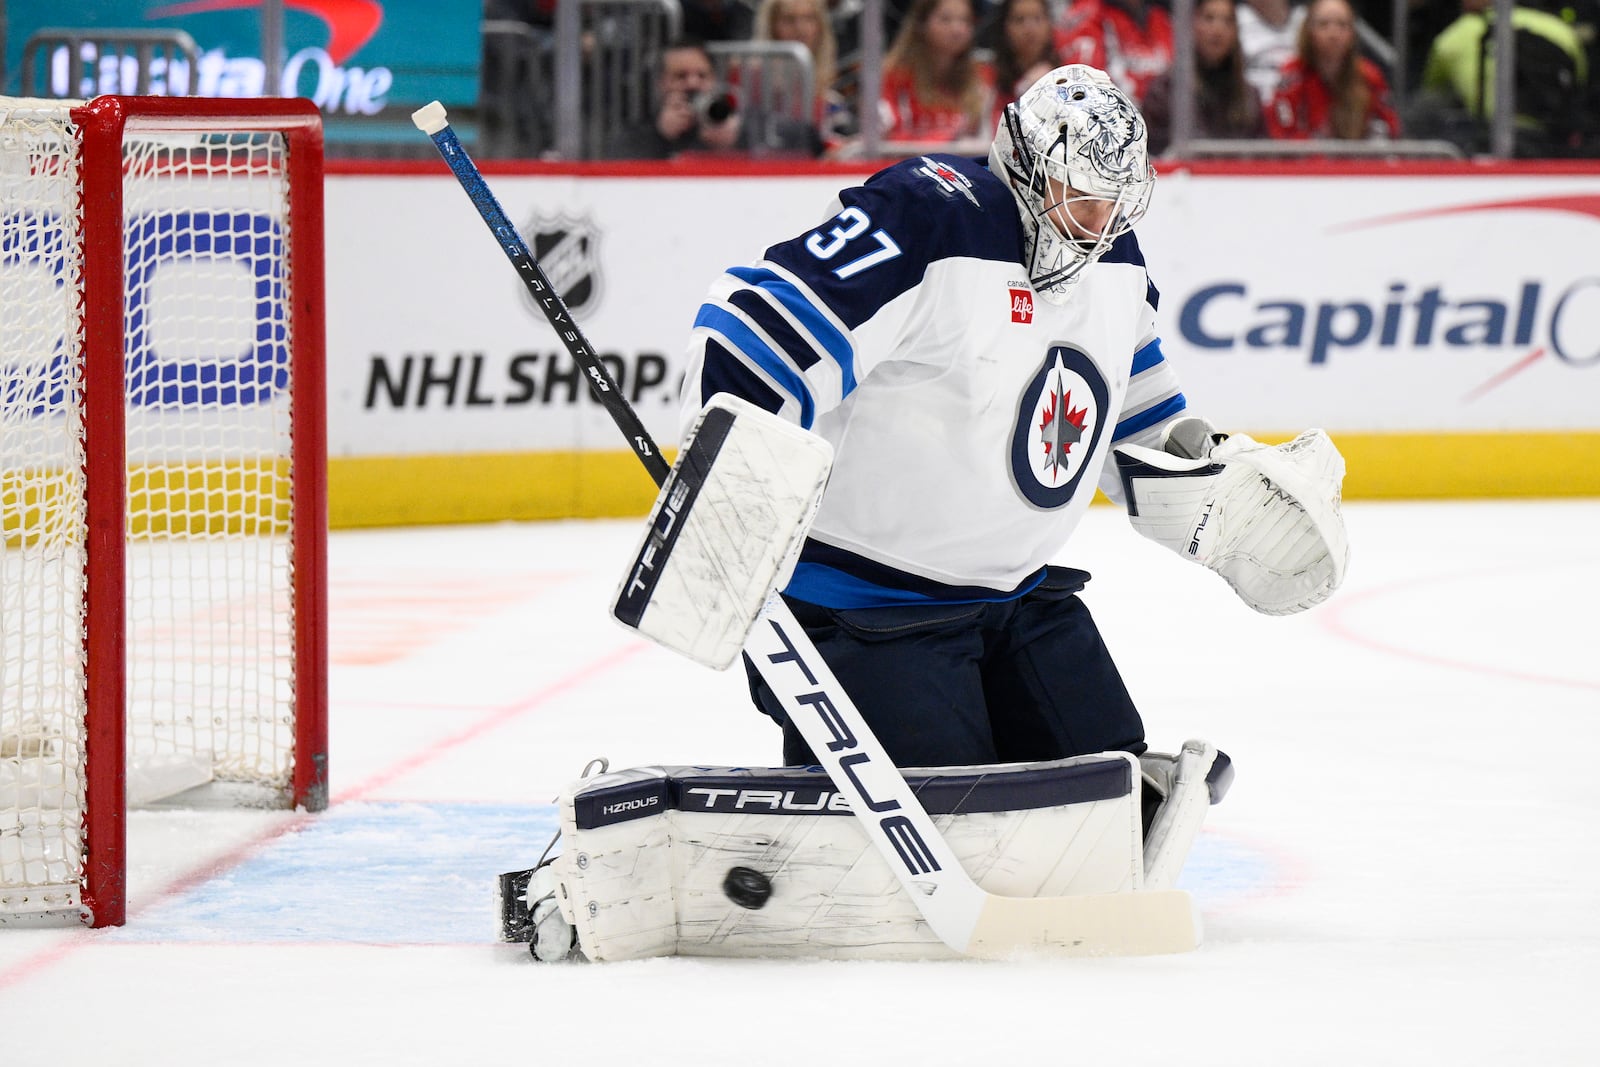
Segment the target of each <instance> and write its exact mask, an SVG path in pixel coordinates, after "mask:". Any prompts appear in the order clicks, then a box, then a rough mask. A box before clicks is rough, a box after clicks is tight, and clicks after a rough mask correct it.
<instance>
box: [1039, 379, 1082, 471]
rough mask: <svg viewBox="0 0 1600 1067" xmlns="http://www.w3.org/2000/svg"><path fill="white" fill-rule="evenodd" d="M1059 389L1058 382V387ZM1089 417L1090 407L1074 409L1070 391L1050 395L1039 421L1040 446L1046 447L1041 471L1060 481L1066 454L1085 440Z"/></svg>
mask: <svg viewBox="0 0 1600 1067" xmlns="http://www.w3.org/2000/svg"><path fill="white" fill-rule="evenodd" d="M1059 387H1060V386H1059V382H1058V383H1057V385H1056V386H1055V388H1056V389H1059ZM1088 415H1089V409H1088V408H1087V407H1081V408H1076V409H1074V408H1073V406H1072V393H1071V392H1066V393H1062V392H1056V391H1052V392H1050V394H1049V396H1048V399H1047V400H1046V401H1045V407H1044V415H1043V417H1042V418H1041V419H1040V421H1039V443H1040V444H1042V445H1043V446H1044V455H1043V456H1042V457H1041V459H1042V463H1041V470H1042V471H1043V472H1044V473H1046V474H1048V475H1049V476H1050V477H1051V478H1053V479H1058V478H1060V476H1061V472H1062V471H1063V470H1064V469H1066V467H1067V454H1068V453H1069V452H1071V451H1072V446H1073V445H1075V444H1078V443H1079V442H1080V441H1082V440H1083V427H1084V423H1086V422H1087V421H1088Z"/></svg>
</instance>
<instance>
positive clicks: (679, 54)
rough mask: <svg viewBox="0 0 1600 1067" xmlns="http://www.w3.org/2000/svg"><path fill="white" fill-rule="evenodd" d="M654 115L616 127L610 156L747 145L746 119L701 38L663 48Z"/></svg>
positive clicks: (667, 155) (684, 39) (643, 155)
mask: <svg viewBox="0 0 1600 1067" xmlns="http://www.w3.org/2000/svg"><path fill="white" fill-rule="evenodd" d="M655 104H656V114H655V118H654V119H652V120H650V121H649V122H646V123H642V124H638V125H635V126H632V127H628V128H625V129H622V130H619V131H617V132H616V133H615V134H614V135H613V136H612V137H611V139H610V140H609V142H608V143H607V146H606V155H607V156H608V157H610V158H612V159H671V158H673V157H675V156H677V155H679V154H681V153H683V152H694V151H700V152H728V151H735V150H743V149H744V148H745V138H744V130H743V123H742V122H741V116H740V115H739V112H738V109H737V106H731V105H732V98H731V96H730V95H729V94H728V93H727V92H726V89H725V87H722V86H719V85H718V83H717V77H716V68H715V67H713V66H712V63H711V56H710V54H709V53H708V52H707V51H706V46H705V44H704V43H702V42H701V41H700V40H699V39H698V38H694V37H679V38H678V39H676V40H674V41H673V42H672V43H670V44H669V45H667V47H666V48H665V49H664V50H663V51H662V53H661V60H660V69H659V70H658V71H657V73H656V84H655Z"/></svg>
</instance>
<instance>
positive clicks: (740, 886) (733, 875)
mask: <svg viewBox="0 0 1600 1067" xmlns="http://www.w3.org/2000/svg"><path fill="white" fill-rule="evenodd" d="M722 891H723V892H724V893H726V894H727V895H728V899H729V900H731V901H733V902H734V903H735V904H737V905H739V907H741V908H749V909H750V910H751V911H755V910H756V909H757V908H759V907H761V906H762V905H764V904H766V902H767V899H768V898H769V897H771V896H772V880H771V879H769V878H768V877H767V876H766V875H764V874H762V873H761V872H760V871H758V870H755V869H753V868H750V867H729V868H728V876H727V877H726V878H724V879H723V880H722Z"/></svg>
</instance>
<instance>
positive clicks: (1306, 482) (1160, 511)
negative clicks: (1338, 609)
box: [1115, 419, 1350, 615]
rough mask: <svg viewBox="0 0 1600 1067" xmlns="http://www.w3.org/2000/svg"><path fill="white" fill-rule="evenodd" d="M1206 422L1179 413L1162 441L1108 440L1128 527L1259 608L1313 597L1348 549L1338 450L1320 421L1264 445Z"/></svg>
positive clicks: (1277, 611) (1287, 609)
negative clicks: (1216, 431) (1149, 444)
mask: <svg viewBox="0 0 1600 1067" xmlns="http://www.w3.org/2000/svg"><path fill="white" fill-rule="evenodd" d="M1199 427H1203V428H1204V429H1203V431H1202V430H1201V429H1199ZM1209 429H1210V428H1209V426H1205V424H1204V422H1203V421H1202V420H1198V419H1186V420H1183V421H1182V422H1180V423H1178V424H1177V425H1175V426H1174V427H1173V429H1172V431H1171V432H1169V434H1168V435H1167V447H1166V450H1164V451H1158V450H1157V449H1153V448H1145V447H1143V446H1140V445H1124V446H1122V447H1119V448H1117V449H1116V450H1115V454H1116V460H1117V471H1118V473H1119V474H1120V475H1121V478H1122V486H1123V490H1124V492H1125V494H1126V496H1127V508H1128V518H1129V520H1130V521H1131V522H1132V523H1133V526H1134V528H1135V529H1136V530H1138V531H1139V532H1140V533H1141V534H1143V535H1144V536H1146V537H1148V538H1150V539H1151V540H1152V541H1156V542H1158V543H1160V544H1163V545H1165V546H1167V547H1168V548H1170V549H1172V550H1173V551H1174V552H1176V553H1178V554H1179V555H1180V556H1182V557H1184V558H1185V559H1190V560H1193V561H1194V562H1196V563H1199V564H1202V565H1204V566H1205V567H1207V568H1209V569H1211V570H1213V571H1216V572H1217V573H1218V574H1220V575H1222V577H1223V579H1224V580H1225V581H1227V583H1228V584H1229V585H1230V586H1232V587H1233V590H1234V592H1236V593H1238V594H1239V597H1240V599H1242V600H1243V601H1244V602H1245V603H1246V604H1249V605H1250V607H1252V608H1254V609H1255V610H1256V611H1259V612H1261V613H1262V614H1264V615H1290V614H1293V613H1295V612H1299V611H1304V610H1305V609H1306V608H1309V607H1312V606H1313V605H1315V604H1320V603H1321V602H1322V601H1324V600H1326V599H1327V598H1328V597H1329V596H1331V595H1332V594H1333V591H1334V590H1335V589H1337V588H1339V584H1340V583H1341V582H1343V581H1344V572H1345V566H1346V564H1347V562H1348V560H1349V555H1350V548H1349V541H1348V540H1347V538H1346V536H1345V529H1344V517H1343V515H1342V514H1341V513H1340V510H1339V497H1340V489H1341V486H1342V485H1343V482H1344V457H1343V456H1341V455H1340V454H1339V450H1338V449H1337V448H1335V447H1334V444H1333V442H1332V441H1331V440H1330V439H1329V438H1328V435H1327V434H1326V433H1324V432H1323V431H1321V430H1307V431H1306V432H1304V433H1302V434H1301V435H1300V436H1298V437H1296V438H1295V439H1294V440H1292V441H1289V442H1287V443H1286V444H1281V445H1276V446H1269V445H1264V444H1261V443H1260V442H1259V441H1256V440H1254V439H1252V438H1250V437H1248V436H1246V435H1245V434H1233V435H1232V436H1229V437H1227V438H1225V439H1221V440H1220V441H1219V439H1218V436H1217V435H1212V434H1210V433H1209Z"/></svg>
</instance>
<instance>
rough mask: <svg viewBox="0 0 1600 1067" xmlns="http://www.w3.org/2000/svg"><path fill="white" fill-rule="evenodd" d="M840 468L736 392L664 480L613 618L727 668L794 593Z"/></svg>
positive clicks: (719, 401)
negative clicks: (772, 605)
mask: <svg viewBox="0 0 1600 1067" xmlns="http://www.w3.org/2000/svg"><path fill="white" fill-rule="evenodd" d="M832 466H833V448H832V446H831V445H829V444H828V442H827V441H825V440H823V439H822V438H820V437H818V436H817V435H815V434H813V433H808V432H807V431H805V430H802V429H801V428H800V427H798V426H796V425H794V424H793V423H790V422H787V421H785V420H784V419H781V418H779V417H778V416H776V415H773V414H771V413H770V412H767V411H763V410H762V409H761V408H758V407H756V406H755V405H753V404H750V403H747V402H746V401H744V400H741V399H739V398H737V397H734V396H730V395H728V394H726V393H718V394H717V395H716V396H714V397H712V398H711V400H710V402H708V403H707V404H706V406H705V408H704V409H703V410H702V411H701V412H700V414H699V416H698V417H697V418H696V420H695V423H694V426H693V427H692V428H691V429H690V431H689V434H688V436H687V437H686V438H685V439H684V442H683V447H682V449H681V450H680V451H679V453H678V459H677V462H676V463H674V464H673V467H672V473H671V474H670V475H669V476H668V478H667V480H666V481H665V482H663V483H662V486H661V491H660V492H659V493H658V494H657V496H656V502H655V506H654V507H653V508H652V510H651V512H650V518H649V522H648V523H647V525H646V527H645V533H644V537H643V539H642V541H641V542H640V544H639V548H638V551H637V552H636V553H635V554H634V557H633V560H632V562H631V564H630V566H629V568H628V571H627V573H626V574H625V575H624V576H623V578H622V583H621V585H620V586H619V587H618V589H617V595H616V598H615V601H614V603H613V605H612V611H611V613H612V616H613V617H614V618H616V620H617V621H618V622H620V623H622V624H623V625H624V626H627V627H629V628H630V629H633V630H637V631H638V632H639V633H641V634H643V635H644V636H645V637H648V638H650V639H651V640H652V641H655V642H656V643H658V644H660V645H663V646H665V647H666V648H670V649H672V650H673V651H674V652H678V653H681V654H683V655H685V656H688V657H689V658H690V659H692V660H694V661H696V662H698V663H703V664H705V665H706V666H708V667H714V668H716V669H717V670H723V669H725V668H727V667H728V665H729V664H731V663H732V662H733V661H734V660H735V659H736V658H737V657H738V655H739V652H740V650H741V649H742V648H743V647H744V643H745V639H746V638H747V637H748V636H749V634H750V630H751V628H752V627H753V626H754V625H755V622H756V619H757V618H758V617H759V616H760V614H761V609H762V607H763V605H765V603H766V601H767V597H768V596H769V595H771V593H772V591H773V590H774V589H777V588H781V587H782V586H783V585H785V584H787V582H788V580H789V575H790V573H791V572H792V571H793V570H794V564H795V560H796V559H797V558H798V556H799V553H800V546H801V544H802V543H803V542H804V541H805V535H806V531H807V530H809V529H810V528H811V521H812V519H814V518H815V517H816V513H817V507H818V505H819V504H820V503H821V501H822V489H823V486H824V485H825V484H826V483H827V480H828V471H829V470H830V469H831V468H832Z"/></svg>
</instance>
